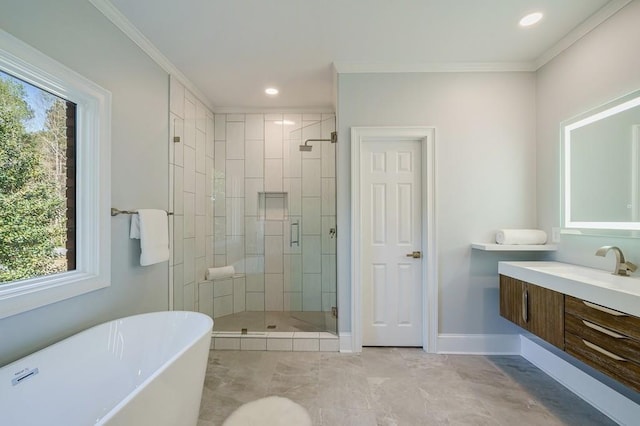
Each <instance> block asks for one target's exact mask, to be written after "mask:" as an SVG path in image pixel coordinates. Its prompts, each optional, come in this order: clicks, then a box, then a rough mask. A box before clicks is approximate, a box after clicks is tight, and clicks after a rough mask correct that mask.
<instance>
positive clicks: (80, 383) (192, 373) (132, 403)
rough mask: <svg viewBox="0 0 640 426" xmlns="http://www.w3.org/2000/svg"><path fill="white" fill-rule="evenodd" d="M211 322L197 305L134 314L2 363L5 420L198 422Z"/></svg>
mask: <svg viewBox="0 0 640 426" xmlns="http://www.w3.org/2000/svg"><path fill="white" fill-rule="evenodd" d="M212 326H213V321H212V320H211V318H209V317H208V316H206V315H203V314H199V313H196V312H155V313H150V314H142V315H135V316H131V317H127V318H123V319H118V320H114V321H110V322H107V323H104V324H101V325H98V326H95V327H93V328H90V329H88V330H85V331H83V332H81V333H78V334H76V335H74V336H71V337H69V338H68V339H65V340H63V341H61V342H58V343H56V344H55V345H52V346H49V347H47V348H45V349H43V350H41V351H38V352H36V353H33V354H31V355H29V356H27V357H24V358H22V359H20V360H18V361H16V362H14V363H11V364H9V365H7V366H5V367H3V368H0V424H2V425H11V426H23V425H24V426H27V425H38V426H40V425H52V426H57V425H64V426H76V425H78V426H85V425H93V424H98V425H110V426H112V425H136V426H137V425H141V426H146V425H153V426H158V425H167V426H176V425H179V426H183V425H185V426H188V425H196V424H197V422H198V411H199V409H200V399H201V396H202V386H203V383H204V375H205V370H206V366H207V357H208V355H209V344H210V341H211V328H212Z"/></svg>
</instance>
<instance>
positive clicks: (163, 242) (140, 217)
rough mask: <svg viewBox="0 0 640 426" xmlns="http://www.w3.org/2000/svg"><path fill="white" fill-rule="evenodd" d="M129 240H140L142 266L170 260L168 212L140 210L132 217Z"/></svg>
mask: <svg viewBox="0 0 640 426" xmlns="http://www.w3.org/2000/svg"><path fill="white" fill-rule="evenodd" d="M129 238H139V239H140V249H141V252H140V265H142V266H147V265H153V264H154V263H160V262H165V261H167V260H169V219H168V217H167V212H166V211H164V210H155V209H140V210H138V214H134V215H131V231H130V232H129Z"/></svg>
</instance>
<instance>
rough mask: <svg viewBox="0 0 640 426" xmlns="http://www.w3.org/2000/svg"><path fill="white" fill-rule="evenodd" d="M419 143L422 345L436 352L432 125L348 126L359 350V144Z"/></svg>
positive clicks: (356, 345)
mask: <svg viewBox="0 0 640 426" xmlns="http://www.w3.org/2000/svg"><path fill="white" fill-rule="evenodd" d="M398 140H402V141H420V142H421V144H422V197H421V199H422V251H423V252H424V261H423V262H422V348H423V349H424V350H425V351H426V352H432V353H435V352H436V342H437V338H438V263H437V253H436V248H437V245H436V241H437V240H436V226H435V225H436V206H435V201H436V194H435V189H436V182H435V181H436V173H435V165H436V162H435V154H436V149H435V128H434V127H352V128H351V333H352V334H351V340H352V341H351V345H352V346H351V347H352V351H354V352H361V351H362V232H363V230H362V221H361V220H360V219H361V217H362V210H361V203H360V197H361V192H362V188H361V176H360V164H361V155H362V146H363V145H364V144H366V143H367V142H371V141H376V142H379V141H388V142H389V143H393V141H398Z"/></svg>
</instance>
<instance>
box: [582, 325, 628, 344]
mask: <svg viewBox="0 0 640 426" xmlns="http://www.w3.org/2000/svg"><path fill="white" fill-rule="evenodd" d="M582 323H583V324H584V325H586V326H587V327H589V328H592V329H594V330H597V331H599V332H600V333H604V334H606V335H607V336H611V337H613V338H615V339H628V337H627V336H625V335H624V334H619V333H616V332H615V331H611V330H609V329H608V328H604V327H600V326H599V325H598V324H594V323H592V322H589V321H585V320H582Z"/></svg>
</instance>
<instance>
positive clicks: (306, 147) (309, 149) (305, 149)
mask: <svg viewBox="0 0 640 426" xmlns="http://www.w3.org/2000/svg"><path fill="white" fill-rule="evenodd" d="M307 142H309V141H306V142H305V143H304V145H300V151H304V152H309V151H311V150H312V149H313V146H311V145H307Z"/></svg>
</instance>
